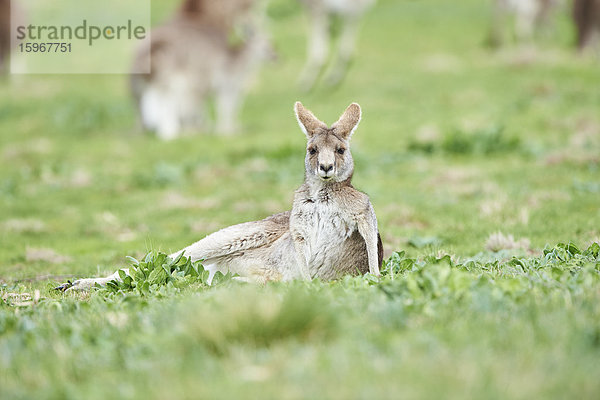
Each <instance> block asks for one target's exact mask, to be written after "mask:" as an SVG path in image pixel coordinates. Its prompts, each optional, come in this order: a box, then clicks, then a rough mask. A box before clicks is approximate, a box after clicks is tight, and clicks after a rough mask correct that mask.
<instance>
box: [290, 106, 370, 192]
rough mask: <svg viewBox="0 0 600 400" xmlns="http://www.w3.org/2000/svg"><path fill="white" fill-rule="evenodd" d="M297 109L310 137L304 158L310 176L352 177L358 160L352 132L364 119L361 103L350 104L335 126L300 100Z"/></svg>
mask: <svg viewBox="0 0 600 400" xmlns="http://www.w3.org/2000/svg"><path fill="white" fill-rule="evenodd" d="M294 110H295V111H296V119H297V120H298V124H299V125H300V129H302V131H303V132H304V134H305V135H306V137H307V139H308V143H307V145H306V158H305V161H304V165H305V169H306V179H317V180H320V181H321V182H342V181H345V180H347V179H349V178H351V177H352V173H353V172H354V161H353V160H352V154H350V136H352V134H353V133H354V131H355V130H356V127H357V126H358V123H359V122H360V116H361V112H360V106H359V105H358V104H356V103H352V104H350V105H349V106H348V108H346V111H344V113H343V114H342V116H341V117H340V118H339V119H338V120H337V122H336V123H334V124H333V125H331V127H327V125H326V124H325V123H324V122H322V121H320V120H319V119H317V117H315V116H314V115H313V113H311V112H310V111H309V110H307V109H306V108H304V106H303V105H302V103H300V102H296V105H295V107H294Z"/></svg>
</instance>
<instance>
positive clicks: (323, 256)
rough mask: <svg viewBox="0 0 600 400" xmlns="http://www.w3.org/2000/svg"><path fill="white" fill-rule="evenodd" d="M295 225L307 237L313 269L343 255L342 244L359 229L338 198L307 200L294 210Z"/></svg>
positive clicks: (334, 262)
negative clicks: (337, 200) (338, 201)
mask: <svg viewBox="0 0 600 400" xmlns="http://www.w3.org/2000/svg"><path fill="white" fill-rule="evenodd" d="M293 213H294V214H295V217H296V218H294V219H293V223H294V226H293V227H292V228H293V229H294V230H296V231H297V232H298V233H300V235H301V236H302V237H303V238H304V241H305V245H306V247H305V251H306V254H305V256H306V260H307V262H308V264H309V267H311V268H320V267H322V266H327V267H331V266H333V265H335V264H336V262H337V260H339V258H340V252H341V251H343V248H344V246H343V243H344V242H345V241H346V240H348V238H350V236H352V234H353V233H354V231H356V229H357V225H356V222H354V221H353V220H352V219H351V218H350V217H349V215H347V213H345V212H344V210H343V209H342V208H341V207H339V205H338V204H336V202H335V201H332V200H329V201H320V200H311V199H306V200H305V201H304V202H302V204H301V205H300V206H298V207H296V208H295V209H294V211H293Z"/></svg>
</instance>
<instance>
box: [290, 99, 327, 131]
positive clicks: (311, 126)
mask: <svg viewBox="0 0 600 400" xmlns="http://www.w3.org/2000/svg"><path fill="white" fill-rule="evenodd" d="M294 111H295V112H296V119H297V120H298V125H300V129H302V132H304V134H305V135H306V137H307V138H309V139H310V138H311V137H312V136H313V135H314V134H315V133H316V132H317V131H318V130H320V129H327V125H326V124H325V123H324V122H322V121H320V120H318V119H317V117H315V116H314V115H313V113H311V112H310V111H309V110H307V109H306V108H304V106H303V105H302V103H300V102H299V101H297V102H296V104H295V105H294Z"/></svg>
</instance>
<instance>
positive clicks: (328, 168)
mask: <svg viewBox="0 0 600 400" xmlns="http://www.w3.org/2000/svg"><path fill="white" fill-rule="evenodd" d="M319 169H320V170H321V171H323V172H325V173H327V172H329V171H331V170H332V169H333V164H329V165H323V164H321V165H319Z"/></svg>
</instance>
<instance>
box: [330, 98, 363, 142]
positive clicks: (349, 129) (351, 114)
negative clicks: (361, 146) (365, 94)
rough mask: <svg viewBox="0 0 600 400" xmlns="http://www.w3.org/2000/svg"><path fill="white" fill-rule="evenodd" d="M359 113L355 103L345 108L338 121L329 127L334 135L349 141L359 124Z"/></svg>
mask: <svg viewBox="0 0 600 400" xmlns="http://www.w3.org/2000/svg"><path fill="white" fill-rule="evenodd" d="M360 117H361V111H360V106H359V105H358V104H357V103H352V104H350V105H349V106H348V108H346V111H344V113H343V114H342V116H341V117H340V119H338V120H337V122H336V123H335V124H333V125H331V127H332V128H333V129H334V130H335V133H337V134H338V135H340V136H342V137H343V138H344V139H350V136H352V134H353V133H354V131H355V130H356V128H357V127H358V123H359V122H360Z"/></svg>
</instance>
